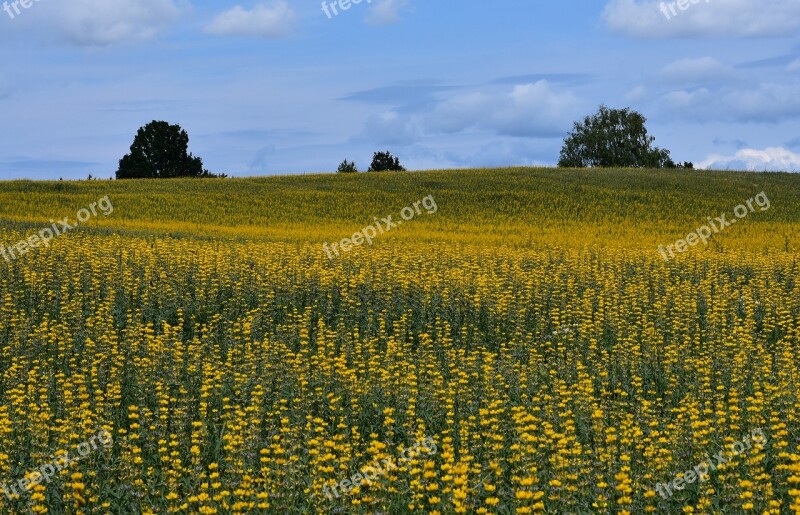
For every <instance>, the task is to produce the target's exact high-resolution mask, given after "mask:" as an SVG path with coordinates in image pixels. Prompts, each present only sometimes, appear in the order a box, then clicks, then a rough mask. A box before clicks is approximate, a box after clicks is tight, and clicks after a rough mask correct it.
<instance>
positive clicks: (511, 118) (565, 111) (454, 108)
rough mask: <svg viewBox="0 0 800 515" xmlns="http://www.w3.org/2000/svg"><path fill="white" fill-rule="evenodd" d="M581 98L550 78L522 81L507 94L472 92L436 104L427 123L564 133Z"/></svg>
mask: <svg viewBox="0 0 800 515" xmlns="http://www.w3.org/2000/svg"><path fill="white" fill-rule="evenodd" d="M577 107H578V99H577V98H576V97H575V96H574V95H573V94H572V93H570V92H563V93H561V92H558V91H555V90H554V89H553V88H552V87H551V86H550V84H549V83H548V82H547V81H544V80H541V81H538V82H536V83H532V84H520V85H517V86H514V88H513V89H512V90H511V91H510V92H508V93H501V94H488V93H469V94H464V95H460V96H455V97H453V98H450V99H447V100H445V101H443V102H441V103H440V104H438V105H437V106H436V108H435V109H434V111H433V113H432V114H431V115H429V117H428V123H427V124H426V125H427V126H428V127H430V128H431V129H433V130H437V131H440V132H459V131H463V130H467V129H471V128H476V129H482V130H490V131H494V132H497V133H498V134H503V135H506V136H534V137H553V136H560V135H563V134H564V132H565V131H566V130H568V129H569V125H570V123H571V120H572V119H574V117H575V115H576V114H577Z"/></svg>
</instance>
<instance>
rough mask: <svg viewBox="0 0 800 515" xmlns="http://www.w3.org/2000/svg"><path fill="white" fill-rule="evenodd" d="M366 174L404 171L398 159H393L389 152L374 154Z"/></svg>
mask: <svg viewBox="0 0 800 515" xmlns="http://www.w3.org/2000/svg"><path fill="white" fill-rule="evenodd" d="M367 171H368V172H405V171H406V169H405V168H403V167H402V166H400V159H399V158H397V157H394V156H393V155H392V154H391V153H390V152H375V155H374V156H373V157H372V164H371V165H370V166H369V170H367Z"/></svg>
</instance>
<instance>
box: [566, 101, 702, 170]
mask: <svg viewBox="0 0 800 515" xmlns="http://www.w3.org/2000/svg"><path fill="white" fill-rule="evenodd" d="M646 121H647V119H646V118H645V117H644V116H642V115H641V114H640V113H638V112H636V111H632V110H631V109H627V108H626V109H609V108H608V107H606V106H604V105H601V106H600V110H599V111H598V112H597V113H596V114H594V115H592V116H587V117H586V118H585V119H584V120H583V122H575V124H574V126H573V129H572V132H571V133H570V134H569V136H567V138H566V139H565V140H564V146H563V147H562V148H561V156H560V159H559V160H558V166H561V167H570V168H586V167H630V168H678V167H681V168H683V167H686V168H693V167H694V166H693V165H692V164H691V163H684V164H683V165H676V164H675V163H674V162H673V161H672V159H671V158H670V155H669V154H670V153H669V150H666V149H662V148H658V147H655V146H653V142H654V141H655V138H654V137H652V136H649V135H648V134H647V128H646V127H645V122H646ZM687 165H688V166H687Z"/></svg>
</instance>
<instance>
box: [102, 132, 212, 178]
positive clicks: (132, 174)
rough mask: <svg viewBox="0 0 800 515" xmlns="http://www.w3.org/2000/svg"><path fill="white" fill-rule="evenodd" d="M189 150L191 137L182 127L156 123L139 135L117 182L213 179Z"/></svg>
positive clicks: (125, 159) (124, 162)
mask: <svg viewBox="0 0 800 515" xmlns="http://www.w3.org/2000/svg"><path fill="white" fill-rule="evenodd" d="M188 148H189V135H188V134H187V133H186V131H185V130H183V129H181V126H180V125H170V124H169V123H167V122H161V121H155V120H154V121H152V122H150V123H148V124H147V125H145V126H144V127H142V128H140V129H139V131H138V132H137V133H136V137H135V138H134V139H133V144H132V145H131V152H130V154H126V155H125V156H124V157H123V158H122V159H120V161H119V169H118V170H117V179H166V178H171V177H203V176H205V177H209V176H212V175H213V174H210V173H209V172H208V171H207V170H204V169H203V160H202V159H200V158H199V157H194V156H193V155H192V154H190V153H189V152H188Z"/></svg>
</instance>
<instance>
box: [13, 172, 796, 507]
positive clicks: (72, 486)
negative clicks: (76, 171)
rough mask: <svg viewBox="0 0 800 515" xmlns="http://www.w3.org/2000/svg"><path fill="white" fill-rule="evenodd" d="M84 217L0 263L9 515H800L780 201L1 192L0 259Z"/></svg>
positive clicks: (527, 178)
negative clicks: (369, 240)
mask: <svg viewBox="0 0 800 515" xmlns="http://www.w3.org/2000/svg"><path fill="white" fill-rule="evenodd" d="M759 192H764V193H765V194H766V195H767V196H768V197H769V200H770V202H771V207H770V209H769V210H766V211H763V212H761V211H759V212H755V213H753V214H751V215H750V216H748V217H747V218H746V219H743V220H741V221H740V222H739V223H737V224H736V225H735V226H732V227H730V228H728V229H726V230H725V231H724V232H723V233H720V234H716V235H714V236H713V237H712V240H711V242H710V243H709V245H708V246H702V245H699V246H696V247H692V248H690V249H689V250H688V251H687V252H685V253H682V254H679V255H678V256H677V257H676V258H675V259H672V260H670V261H665V260H664V259H663V258H662V256H661V255H660V254H659V252H658V245H661V244H664V245H666V244H668V243H672V242H675V241H676V240H677V239H679V238H683V237H685V236H686V235H687V234H688V233H690V232H691V231H694V230H695V229H696V228H697V227H698V226H699V225H700V224H702V223H705V221H706V220H707V217H709V216H711V217H713V216H718V215H720V214H721V213H730V212H731V211H732V210H733V209H734V207H735V206H736V205H738V204H740V203H742V202H744V201H745V200H746V199H749V198H752V197H754V196H755V195H756V194H758V193H759ZM428 195H431V196H432V197H433V198H435V200H436V204H437V206H438V209H437V211H436V212H435V213H434V214H431V215H430V216H420V217H418V218H415V219H414V220H413V221H409V222H407V223H404V224H403V225H402V227H398V228H397V229H396V230H392V231H391V232H389V233H387V234H385V235H381V236H380V237H378V238H376V239H375V242H374V244H373V245H363V246H360V247H357V248H354V249H353V250H352V251H350V252H347V253H344V254H342V255H341V256H339V257H336V258H335V259H329V258H328V256H327V255H326V254H325V252H324V251H323V247H322V244H323V243H324V242H326V241H337V240H340V239H342V238H344V237H348V236H350V235H352V234H353V233H355V232H356V231H358V230H360V229H361V228H362V227H364V226H365V225H367V224H370V223H372V221H373V219H374V217H384V216H387V215H390V214H395V217H397V213H398V212H399V211H400V210H401V209H402V208H403V207H404V206H408V205H410V204H411V203H412V202H413V201H416V200H418V199H421V198H423V197H425V196H428ZM103 196H108V198H109V199H110V201H111V202H113V206H114V211H113V213H112V214H110V215H109V216H98V217H95V218H92V219H91V220H89V221H88V222H87V223H86V224H85V225H83V226H82V227H80V228H79V229H76V230H75V231H72V232H70V233H68V234H65V235H63V236H60V237H58V238H55V239H53V240H52V241H51V242H50V243H49V246H47V247H40V248H37V249H33V250H32V251H31V252H28V253H27V254H25V255H24V256H21V257H20V258H18V259H15V260H11V261H5V260H2V259H0V372H2V375H0V487H2V488H3V493H2V494H0V511H1V512H3V513H31V512H32V513H56V514H62V513H64V514H67V513H68V514H78V513H83V514H90V513H91V514H95V513H96V514H106V513H118V514H138V513H145V514H161V513H187V514H188V513H203V514H211V513H219V514H228V513H231V514H234V513H235V514H244V513H365V514H367V513H369V514H384V513H386V514H394V513H441V514H445V513H447V514H449V513H491V514H512V513H520V514H525V513H580V514H583V513H586V514H588V513H635V514H639V513H725V514H728V513H759V514H765V513H768V514H783V513H800V431H799V429H798V428H799V426H798V417H800V368H798V366H797V363H798V359H800V343H799V342H798V337H799V336H800V295H798V293H799V292H800V269H798V255H799V254H798V249H800V175H791V174H771V173H770V174H767V173H735V172H701V171H689V170H673V171H663V170H662V171H642V170H602V171H592V170H583V171H578V170H556V169H524V168H515V169H503V170H458V171H430V172H419V173H416V172H415V173H386V174H358V175H356V174H353V175H341V176H333V175H313V176H311V175H309V176H293V177H272V178H260V179H226V180H216V179H214V180H164V181H83V182H61V181H59V182H28V181H14V182H5V183H0V245H3V244H4V245H6V246H8V245H12V244H13V243H14V242H17V241H20V240H22V239H24V238H26V237H27V236H28V235H29V234H32V233H34V232H35V231H36V230H38V229H39V228H41V227H46V226H48V225H49V223H50V222H49V221H50V220H56V219H60V218H63V217H65V216H72V217H74V216H75V213H76V211H77V210H78V209H80V208H83V207H85V206H87V205H89V204H90V203H91V202H94V201H96V200H97V199H98V198H100V197H103ZM100 432H103V434H108V435H110V436H111V437H113V442H111V443H110V444H108V445H101V446H97V447H96V448H95V447H92V449H91V451H90V452H87V453H86V455H85V456H83V454H82V453H81V458H80V459H78V460H75V461H73V462H72V463H70V464H63V468H62V466H61V464H59V466H57V467H55V468H59V469H61V470H57V471H56V472H55V473H54V474H52V477H50V476H48V477H47V478H46V479H45V478H44V477H43V476H42V474H39V475H38V477H37V473H36V472H35V471H37V470H39V471H41V470H42V465H43V464H47V463H51V462H53V461H54V458H53V456H58V455H63V454H64V452H68V453H69V455H71V456H75V455H76V453H77V451H76V449H80V447H79V446H80V445H81V444H85V442H89V441H90V440H91V439H92V438H96V435H98V434H99V433H100ZM753 435H758V437H759V438H758V440H757V441H756V440H754V438H753ZM744 438H748V441H747V442H746V445H745V444H742V445H738V444H739V443H740V442H743V441H744ZM426 440H427V441H430V442H434V443H435V445H434V446H433V447H432V448H428V451H429V452H424V453H411V454H409V453H408V452H407V451H408V449H409V448H412V447H414V446H415V445H417V446H418V443H419V442H422V441H426ZM86 448H87V447H86V446H85V445H84V449H86ZM403 456H410V458H409V459H401V457H403ZM709 457H715V458H713V459H714V463H715V466H714V467H713V470H711V467H709V469H708V471H707V472H706V473H705V474H702V476H703V477H702V478H700V477H696V478H695V480H691V473H690V472H689V471H693V470H697V468H696V467H698V465H701V464H703V463H707V462H708V461H709ZM387 460H388V461H392V462H394V463H395V464H397V466H396V467H389V468H387V470H384V471H383V472H382V473H380V474H370V475H369V476H370V477H365V476H366V472H367V470H366V469H365V467H366V466H367V465H369V464H371V463H375V462H384V463H385V462H386V461H387ZM701 470H702V469H701ZM357 474H361V475H360V476H357ZM354 477H359V478H361V479H359V480H357V481H356V483H358V484H356V485H352V484H351V485H350V486H345V487H344V488H345V489H347V490H348V491H346V492H345V491H343V489H342V488H341V487H340V488H339V489H338V493H339V494H340V495H330V492H331V491H332V485H342V481H343V480H348V479H352V478H354ZM676 479H677V480H679V481H678V482H677V483H675V480H676ZM701 479H702V480H701ZM350 482H351V483H353V481H350ZM667 484H668V485H678V486H675V487H671V490H670V491H669V492H668V495H666V494H667V491H666V490H665V488H664V487H663V485H667ZM10 485H16V491H15V490H14V489H13V488H12V487H11V486H10ZM23 485H24V486H23ZM659 485H662V486H661V487H659Z"/></svg>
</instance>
